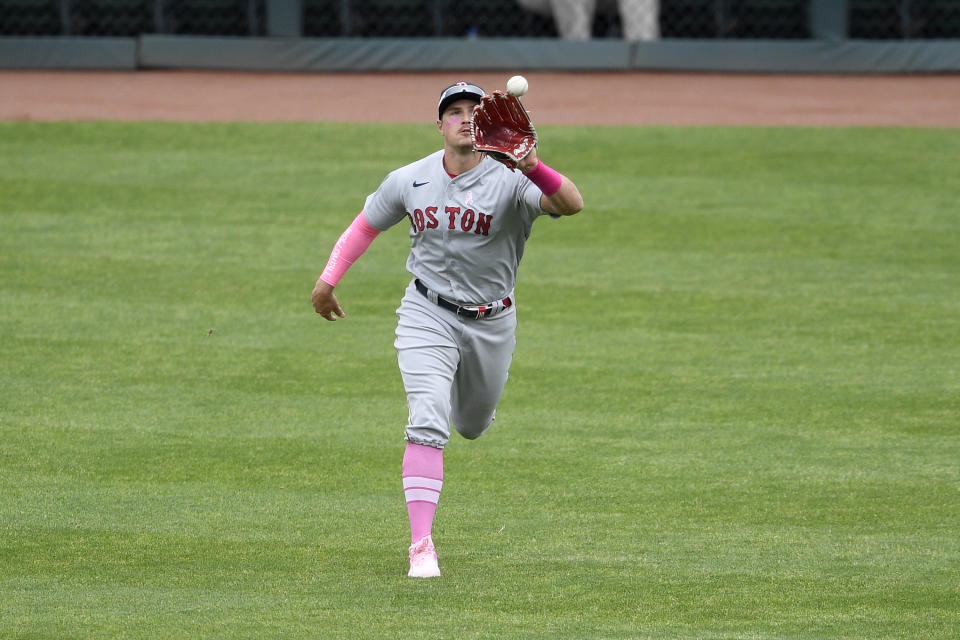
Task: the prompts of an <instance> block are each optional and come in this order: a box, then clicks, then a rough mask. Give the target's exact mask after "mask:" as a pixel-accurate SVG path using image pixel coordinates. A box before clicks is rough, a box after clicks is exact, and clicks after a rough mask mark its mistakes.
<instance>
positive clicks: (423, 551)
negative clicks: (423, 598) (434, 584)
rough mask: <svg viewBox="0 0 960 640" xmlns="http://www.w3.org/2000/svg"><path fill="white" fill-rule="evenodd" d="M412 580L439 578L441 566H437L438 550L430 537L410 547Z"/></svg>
mask: <svg viewBox="0 0 960 640" xmlns="http://www.w3.org/2000/svg"><path fill="white" fill-rule="evenodd" d="M407 576H408V577H410V578H439V577H440V566H439V565H438V564H437V550H436V548H435V547H434V546H433V539H432V538H431V537H430V536H426V537H424V538H420V541H419V542H417V543H415V544H413V545H411V546H410V572H409V573H407Z"/></svg>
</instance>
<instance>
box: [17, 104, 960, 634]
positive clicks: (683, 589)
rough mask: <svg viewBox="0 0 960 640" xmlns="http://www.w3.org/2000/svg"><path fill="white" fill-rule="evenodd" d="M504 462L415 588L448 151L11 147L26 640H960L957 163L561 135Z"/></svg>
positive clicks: (270, 145)
mask: <svg viewBox="0 0 960 640" xmlns="http://www.w3.org/2000/svg"><path fill="white" fill-rule="evenodd" d="M542 129H543V131H542V135H541V137H542V139H543V141H544V142H543V147H542V150H541V153H542V155H543V157H544V158H545V159H546V160H547V161H548V162H550V163H551V164H552V165H554V166H556V167H557V168H558V169H560V170H562V171H564V172H566V173H568V174H569V175H570V176H572V177H573V178H574V179H575V180H576V181H577V183H578V184H579V185H580V187H581V190H582V192H583V194H584V197H585V199H586V202H587V208H586V210H585V211H584V212H583V213H582V214H580V215H579V216H576V217H574V218H572V219H568V220H561V221H552V220H542V221H540V222H538V223H537V225H536V227H535V232H534V235H533V237H532V239H531V241H530V243H529V245H528V251H527V256H526V258H525V261H524V265H523V267H522V269H521V274H520V282H519V285H518V289H517V297H518V300H519V306H518V309H519V313H520V325H521V326H520V330H519V333H518V340H519V342H518V348H517V353H516V357H515V360H514V365H513V368H512V372H511V373H512V375H511V380H510V382H509V383H508V386H507V391H506V393H505V396H504V399H503V402H502V404H501V408H500V412H499V416H498V420H497V423H496V426H495V428H494V429H493V430H492V431H491V432H490V433H489V434H488V435H486V436H485V437H484V438H481V439H480V440H478V441H476V442H467V441H465V440H462V439H456V440H454V441H453V442H452V443H451V446H450V447H449V448H448V449H447V454H446V461H447V462H446V480H447V482H446V484H445V486H444V494H443V497H442V499H441V504H440V509H439V512H438V521H437V526H436V528H435V538H436V540H437V543H438V547H439V551H440V560H441V567H442V569H443V571H444V577H443V578H441V579H439V580H433V581H413V580H410V579H407V578H406V577H405V571H406V545H407V540H408V527H407V521H406V513H405V509H404V506H403V496H402V491H401V488H400V481H399V468H400V457H401V455H402V449H403V441H402V428H403V424H404V422H405V418H406V408H405V404H404V400H403V393H402V387H401V385H400V380H399V374H398V373H397V372H396V363H395V356H394V352H393V348H392V340H393V327H394V322H395V317H394V314H393V311H394V309H395V308H396V306H397V303H398V301H399V297H400V295H401V292H402V290H403V287H404V285H405V283H406V282H407V275H406V274H405V272H404V258H405V255H406V247H407V240H406V237H405V235H406V230H405V229H403V228H401V227H402V225H400V226H398V227H397V228H394V229H392V230H390V231H389V232H387V233H385V234H383V235H382V236H381V237H380V238H379V239H378V240H377V241H376V242H375V243H374V245H373V246H372V248H371V249H370V250H369V251H368V252H367V254H366V255H364V257H363V258H362V259H361V260H360V261H359V262H358V263H357V264H356V265H355V267H354V268H353V269H352V270H351V271H350V272H349V273H348V274H347V276H346V277H345V278H344V280H343V282H342V283H341V285H340V287H339V289H338V292H339V295H340V299H341V302H342V303H343V305H344V307H345V309H346V311H347V314H348V318H347V319H346V320H345V321H341V322H338V323H336V324H333V325H331V324H328V323H327V322H325V321H323V320H321V319H320V318H319V317H317V316H316V315H314V314H313V311H312V308H311V307H310V304H309V295H310V291H311V289H312V287H313V283H314V281H315V278H316V276H317V274H318V273H319V271H320V269H321V268H322V266H323V264H324V262H325V261H326V257H327V255H328V253H329V250H330V247H331V246H332V244H333V242H334V241H335V240H336V237H337V236H338V235H339V233H340V231H341V230H342V229H343V227H344V226H346V224H347V223H348V222H349V221H350V220H351V219H352V218H353V216H354V215H355V214H356V213H357V211H359V209H360V207H361V206H362V203H363V198H364V197H365V195H366V194H367V193H369V192H370V191H372V190H373V189H375V188H376V186H377V185H378V183H379V181H380V180H381V179H382V178H383V176H384V175H385V174H386V172H387V171H388V170H390V169H392V168H394V167H396V166H399V165H400V164H403V163H405V162H407V161H410V160H413V159H415V158H417V157H420V156H421V155H424V154H426V153H428V152H429V151H431V150H433V149H435V148H437V145H438V144H439V143H440V140H439V137H437V136H436V132H435V131H433V130H432V128H431V127H430V126H429V125H424V126H409V125H406V126H388V125H374V126H370V125H367V126H359V125H358V126H344V125H328V124H310V125H305V124H270V125H259V124H258V125H254V124H249V125H247V124H234V125H224V124H204V125H189V124H158V123H151V124H119V123H46V124H38V123H12V124H11V123H6V124H0V144H2V149H3V152H2V154H0V309H2V311H0V362H2V366H0V487H2V489H0V637H4V638H7V637H9V638H64V637H71V638H105V637H125V638H180V637H182V638H198V637H222V638H265V637H276V638H391V639H393V638H424V639H427V638H430V639H433V638H451V639H459V638H590V639H599V638H717V639H719V638H801V639H808V638H810V639H812V638H818V639H828V638H838V639H840V638H843V639H846V638H850V639H853V638H869V639H878V638H925V639H930V638H938V639H939V638H943V639H948V638H949V639H954V638H956V637H957V636H958V635H960V586H958V575H960V536H958V531H960V433H958V428H960V351H958V338H960V215H958V213H960V211H958V205H957V203H958V202H960V173H958V171H957V161H956V159H957V158H958V157H960V131H955V130H924V129H829V130H823V129H801V128H789V129H768V128H592V129H578V128H551V127H543V128H542Z"/></svg>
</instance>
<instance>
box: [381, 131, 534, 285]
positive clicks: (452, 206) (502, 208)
mask: <svg viewBox="0 0 960 640" xmlns="http://www.w3.org/2000/svg"><path fill="white" fill-rule="evenodd" d="M541 195H542V194H541V192H540V189H539V188H538V187H537V186H536V185H535V184H533V183H532V182H530V180H528V179H527V178H526V177H525V176H524V175H523V174H522V173H521V172H520V171H519V170H518V171H510V170H509V169H508V168H506V167H505V166H504V165H502V164H501V163H499V162H497V161H496V160H492V159H490V158H486V157H484V158H483V159H482V160H481V161H480V163H479V164H478V165H477V166H476V167H474V168H472V169H470V170H469V171H467V172H465V173H462V174H460V175H459V176H457V177H456V178H451V177H450V175H449V174H448V173H447V172H446V170H445V169H444V167H443V151H442V150H440V151H437V152H435V153H432V154H430V155H429V156H427V157H426V158H423V159H421V160H418V161H416V162H413V163H411V164H409V165H407V166H405V167H401V168H399V169H397V170H395V171H393V172H391V173H390V174H389V175H388V176H387V177H386V179H384V181H383V183H382V184H381V185H380V188H378V189H377V190H376V191H375V192H374V193H372V194H370V195H369V196H368V197H367V200H366V203H365V204H364V208H363V211H364V216H365V217H366V219H367V222H369V223H370V225H371V226H373V227H374V228H376V229H379V230H381V231H384V230H386V229H388V228H389V227H391V226H393V225H395V224H396V223H398V222H400V221H401V220H403V219H404V218H406V219H407V220H408V221H409V224H410V256H409V257H408V258H407V270H408V271H409V272H410V273H411V274H413V275H414V276H415V277H417V278H419V279H420V280H421V281H422V282H423V283H424V284H425V285H427V286H428V287H429V288H431V289H433V290H434V291H436V292H437V293H439V294H440V295H442V296H444V297H446V298H449V299H451V300H455V301H457V302H460V303H463V304H480V303H484V302H490V301H493V300H499V299H501V298H505V297H507V296H508V295H511V293H512V291H513V287H514V284H515V283H516V280H517V269H518V267H519V266H520V259H521V258H522V257H523V249H524V246H525V245H526V242H527V238H529V237H530V232H531V230H532V228H533V223H534V221H535V220H536V219H537V217H538V216H540V215H542V214H543V213H545V212H544V211H543V210H542V209H541V208H540V196H541Z"/></svg>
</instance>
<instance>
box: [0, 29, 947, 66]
mask: <svg viewBox="0 0 960 640" xmlns="http://www.w3.org/2000/svg"><path fill="white" fill-rule="evenodd" d="M0 68H2V69H67V70H69V69H74V70H76V69H85V70H94V69H97V70H132V69H211V70H237V71H278V72H283V71H288V72H312V71H315V72H349V71H363V72H370V71H421V70H431V71H445V70H466V69H470V70H479V71H497V70H514V69H522V70H527V71H715V72H771V73H774V72H795V73H956V72H960V41H958V40H922V41H920V40H904V41H886V40H885V41H866V40H793V41H772V40H680V39H677V40H667V39H665V40H660V41H656V42H649V43H637V42H627V41H624V40H614V39H610V40H590V41H584V42H574V41H565V40H558V39H511V38H489V39H477V40H467V39H460V38H430V39H425V38H409V39H407V38H377V39H365V38H315V39H311V38H249V37H247V38H237V37H219V38H218V37H196V36H168V35H143V36H140V37H137V38H89V37H85V38H71V37H32V38H29V37H27V38H24V37H4V38H0Z"/></svg>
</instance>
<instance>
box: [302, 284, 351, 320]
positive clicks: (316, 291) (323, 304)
mask: <svg viewBox="0 0 960 640" xmlns="http://www.w3.org/2000/svg"><path fill="white" fill-rule="evenodd" d="M310 300H311V302H313V309H314V311H316V312H317V313H319V314H320V315H321V316H323V318H324V319H325V320H329V321H330V322H334V321H335V320H336V319H337V317H338V316H339V317H341V318H345V317H347V314H345V313H344V312H343V309H341V308H340V303H339V302H338V301H337V296H335V295H333V286H332V285H330V284H327V283H326V282H324V281H323V280H319V279H318V280H317V285H316V286H315V287H314V288H313V294H312V295H311V296H310Z"/></svg>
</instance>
